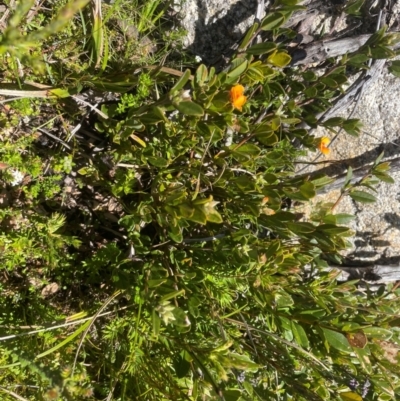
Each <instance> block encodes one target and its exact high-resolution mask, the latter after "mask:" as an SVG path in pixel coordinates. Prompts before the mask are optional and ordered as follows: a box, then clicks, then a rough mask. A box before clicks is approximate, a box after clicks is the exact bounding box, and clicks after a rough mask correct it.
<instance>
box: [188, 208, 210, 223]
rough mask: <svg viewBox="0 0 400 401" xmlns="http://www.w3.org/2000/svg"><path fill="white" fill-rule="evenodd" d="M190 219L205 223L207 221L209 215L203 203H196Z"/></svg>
mask: <svg viewBox="0 0 400 401" xmlns="http://www.w3.org/2000/svg"><path fill="white" fill-rule="evenodd" d="M188 220H191V221H194V222H195V223H199V224H202V225H205V224H206V223H207V216H206V214H205V212H204V208H203V207H202V206H201V205H196V206H195V208H194V212H193V214H192V216H190V218H188Z"/></svg>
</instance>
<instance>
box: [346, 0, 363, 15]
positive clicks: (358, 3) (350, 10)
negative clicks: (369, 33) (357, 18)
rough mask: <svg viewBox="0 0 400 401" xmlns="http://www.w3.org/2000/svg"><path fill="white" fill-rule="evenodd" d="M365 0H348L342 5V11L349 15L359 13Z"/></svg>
mask: <svg viewBox="0 0 400 401" xmlns="http://www.w3.org/2000/svg"><path fill="white" fill-rule="evenodd" d="M364 2H365V0H350V1H349V2H348V3H347V4H346V6H345V7H344V12H345V13H346V14H349V15H359V14H360V9H361V7H362V6H363V4H364Z"/></svg>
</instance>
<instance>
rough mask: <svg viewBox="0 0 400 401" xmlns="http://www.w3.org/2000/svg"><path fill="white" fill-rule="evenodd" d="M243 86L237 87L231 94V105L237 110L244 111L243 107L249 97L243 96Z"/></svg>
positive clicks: (233, 88)
mask: <svg viewBox="0 0 400 401" xmlns="http://www.w3.org/2000/svg"><path fill="white" fill-rule="evenodd" d="M243 93H244V87H243V85H239V84H238V85H235V86H234V87H232V89H231V90H230V92H229V96H230V99H231V103H232V105H233V107H234V108H235V109H238V110H240V111H242V106H243V105H244V104H245V103H246V101H247V97H246V96H244V95H243Z"/></svg>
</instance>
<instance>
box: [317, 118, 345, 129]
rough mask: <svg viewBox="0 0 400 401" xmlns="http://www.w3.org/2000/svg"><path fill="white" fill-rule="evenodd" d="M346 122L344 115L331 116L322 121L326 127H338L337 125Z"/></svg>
mask: <svg viewBox="0 0 400 401" xmlns="http://www.w3.org/2000/svg"><path fill="white" fill-rule="evenodd" d="M343 122H344V118H342V117H332V118H329V119H328V120H326V121H324V122H323V123H322V125H323V126H324V127H337V126H339V127H340V126H341V125H342V124H343Z"/></svg>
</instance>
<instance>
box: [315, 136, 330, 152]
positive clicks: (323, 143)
mask: <svg viewBox="0 0 400 401" xmlns="http://www.w3.org/2000/svg"><path fill="white" fill-rule="evenodd" d="M330 143H331V140H330V139H329V138H327V137H326V136H323V137H322V138H321V140H320V141H319V145H318V149H319V150H320V151H321V153H323V154H324V155H327V154H329V152H330V151H331V150H330V149H329V148H328V145H329V144H330Z"/></svg>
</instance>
